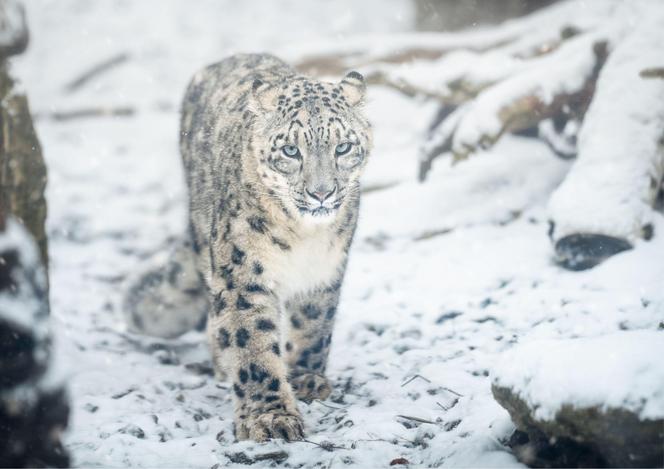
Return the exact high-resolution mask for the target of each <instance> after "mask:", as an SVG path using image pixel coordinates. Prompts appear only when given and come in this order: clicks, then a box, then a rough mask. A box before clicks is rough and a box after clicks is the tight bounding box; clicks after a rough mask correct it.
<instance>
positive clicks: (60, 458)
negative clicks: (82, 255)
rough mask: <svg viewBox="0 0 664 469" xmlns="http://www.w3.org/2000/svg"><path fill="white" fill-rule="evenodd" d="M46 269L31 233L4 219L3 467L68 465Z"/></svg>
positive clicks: (0, 230)
mask: <svg viewBox="0 0 664 469" xmlns="http://www.w3.org/2000/svg"><path fill="white" fill-rule="evenodd" d="M47 295H48V293H47V290H46V275H45V271H44V268H43V266H42V265H41V262H40V257H39V251H38V249H37V246H36V245H35V243H34V241H33V240H32V238H31V236H30V234H29V233H28V232H27V231H26V230H25V228H24V227H23V226H22V225H21V224H20V223H19V222H17V221H16V220H14V219H8V220H6V221H5V220H4V219H0V467H67V466H68V465H69V458H68V456H67V453H66V452H65V451H64V449H63V447H62V444H61V442H60V435H61V433H62V431H63V430H64V429H65V427H66V426H67V418H68V414H69V407H68V404H67V397H66V393H65V390H64V387H63V384H62V382H61V380H60V378H59V376H58V374H57V370H56V369H55V367H54V365H53V363H52V359H51V340H50V336H49V327H48V320H49V314H48V313H49V311H48V301H47Z"/></svg>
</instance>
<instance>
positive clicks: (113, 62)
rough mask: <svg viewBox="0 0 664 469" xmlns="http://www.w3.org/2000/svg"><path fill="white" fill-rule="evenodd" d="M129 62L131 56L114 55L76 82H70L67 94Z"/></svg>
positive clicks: (66, 89)
mask: <svg viewBox="0 0 664 469" xmlns="http://www.w3.org/2000/svg"><path fill="white" fill-rule="evenodd" d="M127 60H129V55H128V54H126V53H124V52H123V53H121V54H117V55H114V56H113V57H111V58H110V59H107V60H105V61H103V62H101V63H99V64H97V65H95V66H94V67H92V68H91V69H89V70H88V71H87V72H85V73H83V74H82V75H81V76H79V77H78V78H76V79H75V80H72V81H71V82H69V84H68V85H66V86H65V91H66V92H67V93H72V92H74V91H76V90H77V89H79V88H80V87H82V86H83V85H85V84H86V83H87V82H88V81H90V80H92V79H93V78H94V77H96V76H97V75H101V74H102V73H104V72H106V71H107V70H110V69H111V68H113V67H116V66H118V65H120V64H122V63H124V62H126V61H127Z"/></svg>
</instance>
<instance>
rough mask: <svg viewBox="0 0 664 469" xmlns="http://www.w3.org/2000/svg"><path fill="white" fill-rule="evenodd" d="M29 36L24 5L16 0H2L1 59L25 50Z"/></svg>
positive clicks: (0, 16) (0, 14) (0, 2)
mask: <svg viewBox="0 0 664 469" xmlns="http://www.w3.org/2000/svg"><path fill="white" fill-rule="evenodd" d="M28 38H29V36H28V26H27V24H26V21H25V11H24V10H23V6H22V5H21V4H20V3H18V2H17V1H15V0H1V1H0V60H4V59H6V58H7V57H9V56H11V55H15V54H20V53H21V52H23V51H24V50H25V48H26V47H27V45H28Z"/></svg>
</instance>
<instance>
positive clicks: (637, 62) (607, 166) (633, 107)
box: [549, 8, 664, 243]
mask: <svg viewBox="0 0 664 469" xmlns="http://www.w3.org/2000/svg"><path fill="white" fill-rule="evenodd" d="M663 10H664V9H662V8H660V9H659V10H653V11H652V12H651V13H650V15H647V16H644V17H642V18H641V19H640V21H639V22H638V23H637V24H636V25H635V26H633V27H632V32H631V33H630V34H629V35H628V36H627V37H626V38H625V39H623V40H622V41H620V42H619V43H617V44H616V47H615V50H613V51H612V53H611V55H610V56H609V58H608V60H607V63H606V65H605V67H604V69H603V70H602V73H601V74H600V76H599V80H598V83H597V91H596V92H595V97H594V98H593V101H592V103H591V105H590V108H589V109H588V112H587V114H586V116H585V119H584V122H583V125H582V127H581V130H580V134H579V140H578V152H579V153H578V155H579V156H578V160H577V161H576V162H575V163H574V166H573V167H572V169H571V170H570V172H569V174H568V176H567V178H566V179H565V181H564V182H563V183H562V184H561V186H560V187H559V188H558V190H557V191H556V192H554V194H553V195H552V197H551V200H550V204H549V213H550V219H551V220H552V221H553V222H554V223H555V229H554V230H553V233H552V235H553V240H554V242H556V241H559V240H560V239H562V238H564V237H565V236H568V235H570V234H573V233H592V234H602V235H607V236H612V237H615V238H620V239H624V240H627V241H629V242H631V243H633V242H634V241H636V240H637V239H639V238H644V237H645V238H648V237H650V236H652V228H651V227H650V224H651V222H652V217H653V216H654V214H653V209H652V206H653V203H654V201H655V198H656V197H657V193H658V191H659V188H660V181H661V180H662V177H663V176H664V79H662V78H658V77H657V76H656V75H654V76H653V75H652V74H648V73H645V74H644V73H643V71H644V70H645V71H647V70H655V69H657V68H663V67H664V55H663V54H662V51H663V50H664V34H663V33H662V31H663V29H662V24H664V11H663ZM655 13H657V14H655Z"/></svg>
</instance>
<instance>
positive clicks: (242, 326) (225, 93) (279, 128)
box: [125, 54, 372, 441]
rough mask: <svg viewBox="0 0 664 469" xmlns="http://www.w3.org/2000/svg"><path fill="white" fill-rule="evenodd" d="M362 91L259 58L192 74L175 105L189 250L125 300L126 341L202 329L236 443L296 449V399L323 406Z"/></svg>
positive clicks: (351, 223) (358, 157) (363, 122)
mask: <svg viewBox="0 0 664 469" xmlns="http://www.w3.org/2000/svg"><path fill="white" fill-rule="evenodd" d="M365 92H366V84H365V80H364V78H363V77H362V75H361V74H360V73H358V72H356V71H351V72H349V73H348V74H347V75H345V77H344V78H343V79H341V80H340V81H338V82H325V81H318V80H314V79H310V78H307V77H305V76H302V75H300V74H298V72H297V71H296V70H295V69H294V68H292V67H291V66H289V65H287V64H286V63H285V62H283V61H282V60H280V59H278V58H276V57H274V56H272V55H267V54H243V55H235V56H231V57H229V58H226V59H225V60H222V61H221V62H219V63H216V64H213V65H210V66H208V67H207V68H205V69H203V70H202V71H200V72H198V73H197V74H195V75H194V77H193V79H192V80H191V82H190V84H189V86H188V88H187V91H186V94H185V97H184V101H183V104H182V113H181V135H180V152H181V156H182V161H183V165H184V173H185V178H186V183H187V187H188V193H189V230H188V237H187V239H186V241H184V242H183V243H182V246H181V247H180V248H179V250H178V251H177V252H175V253H174V254H173V255H172V256H171V258H170V260H168V262H167V263H166V265H164V266H163V267H160V268H157V269H155V270H152V271H150V272H148V273H147V274H145V275H144V276H142V277H141V279H140V280H139V281H138V282H137V283H136V284H135V285H134V286H133V287H132V288H131V289H130V292H129V294H128V296H127V301H126V304H125V311H126V312H127V315H128V319H129V321H128V322H129V325H130V329H132V330H134V331H138V332H144V333H148V334H153V335H159V336H164V337H173V336H176V335H178V334H180V333H182V332H183V331H185V330H187V329H189V328H193V327H195V326H196V325H197V324H199V323H200V322H201V318H202V317H206V326H205V328H206V335H207V339H208V342H209V346H210V349H211V354H212V359H213V363H214V368H215V371H216V373H217V375H218V376H219V377H225V378H226V379H229V380H230V381H231V387H232V392H233V395H234V398H233V400H234V407H235V417H234V428H235V434H236V437H237V438H238V439H241V440H242V439H252V440H255V441H264V440H266V439H271V438H284V439H286V440H298V439H301V438H303V436H304V429H303V421H302V416H301V414H300V412H299V410H298V407H297V401H296V399H298V398H299V399H301V400H304V401H309V402H310V401H312V400H314V399H326V398H327V397H328V396H329V394H330V393H331V390H332V388H331V385H330V383H329V382H328V380H327V379H326V377H325V370H326V366H327V359H328V354H329V348H330V343H331V340H332V327H333V323H334V319H335V316H336V313H337V304H338V302H339V294H340V289H341V285H342V281H343V278H344V273H345V270H346V264H347V259H348V251H349V247H350V245H351V241H352V239H353V235H354V232H355V227H356V224H357V219H358V213H359V204H360V183H359V178H360V175H361V173H362V171H363V168H364V167H365V166H366V163H367V161H368V157H369V154H370V151H371V148H372V131H371V125H370V123H369V122H368V120H367V118H366V117H365V115H364V113H363V112H364V111H363V103H364V101H365Z"/></svg>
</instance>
